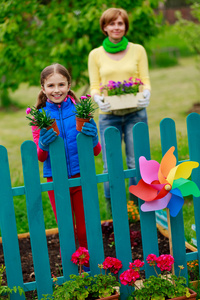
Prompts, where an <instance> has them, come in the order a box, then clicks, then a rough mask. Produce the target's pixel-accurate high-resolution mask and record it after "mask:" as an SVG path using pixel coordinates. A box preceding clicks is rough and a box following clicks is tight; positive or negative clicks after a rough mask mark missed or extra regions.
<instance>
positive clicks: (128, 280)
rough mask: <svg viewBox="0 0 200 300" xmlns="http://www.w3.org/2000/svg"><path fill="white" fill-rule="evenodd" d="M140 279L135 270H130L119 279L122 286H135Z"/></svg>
mask: <svg viewBox="0 0 200 300" xmlns="http://www.w3.org/2000/svg"><path fill="white" fill-rule="evenodd" d="M138 278H140V274H139V273H138V272H137V271H135V270H133V269H128V270H126V271H124V272H123V273H122V274H121V275H120V276H119V279H120V281H121V283H122V284H124V285H127V284H128V285H131V286H133V285H134V283H135V282H136V280H137V279H138Z"/></svg>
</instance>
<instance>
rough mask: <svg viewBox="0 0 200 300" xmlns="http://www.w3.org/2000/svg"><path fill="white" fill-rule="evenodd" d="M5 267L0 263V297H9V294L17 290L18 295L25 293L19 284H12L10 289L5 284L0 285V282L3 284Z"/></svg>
mask: <svg viewBox="0 0 200 300" xmlns="http://www.w3.org/2000/svg"><path fill="white" fill-rule="evenodd" d="M5 269H6V267H5V266H3V265H1V267H0V299H4V298H1V297H2V296H5V295H6V296H7V299H10V294H12V293H17V292H19V294H20V295H22V294H24V295H25V293H24V290H23V288H21V287H20V286H18V287H16V286H14V287H13V288H12V289H11V288H9V287H8V286H6V285H2V284H4V280H3V273H4V272H5Z"/></svg>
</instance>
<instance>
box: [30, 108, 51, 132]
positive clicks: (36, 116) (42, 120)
mask: <svg viewBox="0 0 200 300" xmlns="http://www.w3.org/2000/svg"><path fill="white" fill-rule="evenodd" d="M26 114H27V116H26V118H27V119H28V120H29V121H30V122H29V125H30V126H37V127H38V128H39V129H42V128H47V127H48V126H51V125H52V124H53V123H54V121H55V119H52V118H51V116H50V114H48V113H46V112H45V110H44V109H43V108H42V109H41V111H40V110H38V109H37V108H36V107H35V106H33V107H32V108H30V107H28V108H27V109H26ZM30 115H31V116H30Z"/></svg>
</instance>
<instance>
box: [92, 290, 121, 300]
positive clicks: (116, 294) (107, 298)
mask: <svg viewBox="0 0 200 300" xmlns="http://www.w3.org/2000/svg"><path fill="white" fill-rule="evenodd" d="M115 299H119V294H118V292H115V294H114V295H112V296H109V297H104V298H98V299H96V300H115Z"/></svg>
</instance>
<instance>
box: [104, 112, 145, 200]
mask: <svg viewBox="0 0 200 300" xmlns="http://www.w3.org/2000/svg"><path fill="white" fill-rule="evenodd" d="M138 122H144V123H146V124H147V113H146V109H145V108H144V109H142V110H139V111H136V112H133V113H130V114H126V115H124V116H116V115H111V114H100V115H99V131H100V137H101V146H102V155H103V163H104V166H103V168H104V170H103V171H104V173H107V172H108V168H107V160H106V147H105V138H104V131H105V130H106V129H107V128H108V127H110V126H114V127H116V128H117V129H118V130H119V132H120V135H121V140H122V137H123V138H124V143H125V150H126V163H127V167H128V168H129V169H134V168H135V156H134V148H133V126H134V125H135V124H136V123H138ZM133 184H136V179H135V178H130V179H129V185H133ZM104 193H105V197H106V198H110V189H109V183H108V182H105V183H104Z"/></svg>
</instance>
